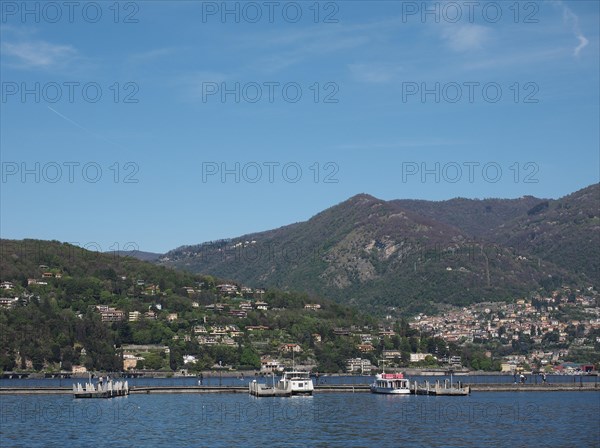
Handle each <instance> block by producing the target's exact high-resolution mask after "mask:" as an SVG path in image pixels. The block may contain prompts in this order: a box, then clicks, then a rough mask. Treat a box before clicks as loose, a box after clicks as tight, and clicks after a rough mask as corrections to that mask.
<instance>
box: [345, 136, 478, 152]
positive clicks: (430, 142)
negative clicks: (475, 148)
mask: <svg viewBox="0 0 600 448" xmlns="http://www.w3.org/2000/svg"><path fill="white" fill-rule="evenodd" d="M468 143H469V142H466V141H457V140H447V139H442V138H419V139H402V140H397V141H394V142H360V143H343V144H340V145H336V146H334V147H333V149H337V150H348V151H352V150H361V151H362V150H394V149H411V148H425V147H439V146H452V145H465V144H468Z"/></svg>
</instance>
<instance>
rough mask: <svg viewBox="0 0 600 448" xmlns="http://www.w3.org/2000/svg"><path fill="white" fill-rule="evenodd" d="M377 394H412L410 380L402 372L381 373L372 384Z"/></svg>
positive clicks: (372, 390) (373, 390)
mask: <svg viewBox="0 0 600 448" xmlns="http://www.w3.org/2000/svg"><path fill="white" fill-rule="evenodd" d="M371 392H373V393H375V394H410V381H409V380H408V378H404V375H403V374H401V373H381V374H378V375H376V376H375V381H374V382H373V384H371Z"/></svg>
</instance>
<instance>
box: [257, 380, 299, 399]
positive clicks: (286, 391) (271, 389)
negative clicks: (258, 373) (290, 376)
mask: <svg viewBox="0 0 600 448" xmlns="http://www.w3.org/2000/svg"><path fill="white" fill-rule="evenodd" d="M287 385H288V387H286V388H283V387H278V386H276V385H274V386H267V385H266V384H261V383H259V382H257V381H256V380H254V381H251V382H250V383H249V384H248V392H249V393H250V395H254V396H255V397H291V396H292V384H291V383H290V382H288V383H287Z"/></svg>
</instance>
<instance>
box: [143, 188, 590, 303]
mask: <svg viewBox="0 0 600 448" xmlns="http://www.w3.org/2000/svg"><path fill="white" fill-rule="evenodd" d="M599 204H600V184H594V185H591V186H589V187H586V188H584V189H582V190H579V191H577V192H575V193H572V194H570V195H568V196H565V197H562V198H560V199H541V198H535V197H532V196H524V197H521V198H518V199H481V200H477V199H464V198H457V199H451V200H447V201H439V202H434V201H424V200H391V201H384V200H381V199H377V198H375V197H373V196H370V195H368V194H359V195H356V196H353V197H352V198H350V199H348V200H346V201H344V202H342V203H340V204H338V205H335V206H333V207H331V208H328V209H326V210H324V211H322V212H320V213H318V214H317V215H315V216H313V217H312V218H310V219H309V220H308V221H305V222H300V223H295V224H291V225H288V226H284V227H281V228H278V229H274V230H267V231H264V232H259V233H253V234H248V235H243V236H240V237H237V238H231V239H227V240H220V241H212V242H205V243H202V244H198V245H191V246H182V247H179V248H177V249H174V250H171V251H169V252H167V253H166V254H164V255H162V256H160V257H158V258H157V259H155V260H154V262H155V263H159V264H161V265H165V266H169V267H173V268H176V269H183V270H187V271H191V272H194V273H203V274H210V275H215V276H217V277H220V278H230V279H236V280H237V281H240V282H243V283H244V284H247V285H249V286H255V287H277V288H281V289H291V290H301V291H306V292H309V293H313V294H319V295H322V296H326V297H330V298H333V299H335V300H338V301H340V302H343V303H348V304H354V305H359V306H374V307H400V308H401V309H403V310H405V311H417V310H426V309H428V308H430V307H431V306H432V305H433V304H437V303H451V304H455V305H466V304H469V303H473V302H480V301H488V300H496V301H497V300H510V299H512V298H515V297H517V296H519V295H524V294H527V293H529V292H532V291H534V290H537V289H539V288H548V289H550V288H552V287H555V286H558V285H561V284H572V285H595V286H598V285H600V269H599V268H600V213H599ZM144 256H145V258H146V259H148V258H149V255H148V254H144ZM150 258H154V257H150Z"/></svg>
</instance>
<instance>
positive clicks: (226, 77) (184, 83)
mask: <svg viewBox="0 0 600 448" xmlns="http://www.w3.org/2000/svg"><path fill="white" fill-rule="evenodd" d="M234 79H236V75H235V74H233V73H225V72H217V71H201V70H200V71H195V72H190V73H186V74H184V75H181V76H179V77H177V78H175V79H174V80H173V83H174V84H175V85H176V86H177V87H178V88H179V90H180V91H181V92H183V93H182V96H183V97H184V98H185V100H192V101H196V100H198V99H200V98H202V97H203V95H204V94H205V92H203V90H204V89H205V85H206V83H217V84H221V83H223V82H227V81H231V80H234Z"/></svg>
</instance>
